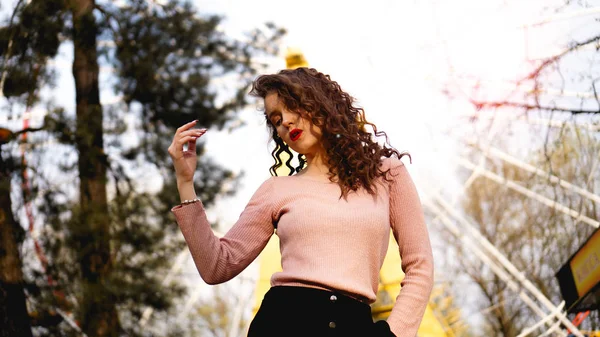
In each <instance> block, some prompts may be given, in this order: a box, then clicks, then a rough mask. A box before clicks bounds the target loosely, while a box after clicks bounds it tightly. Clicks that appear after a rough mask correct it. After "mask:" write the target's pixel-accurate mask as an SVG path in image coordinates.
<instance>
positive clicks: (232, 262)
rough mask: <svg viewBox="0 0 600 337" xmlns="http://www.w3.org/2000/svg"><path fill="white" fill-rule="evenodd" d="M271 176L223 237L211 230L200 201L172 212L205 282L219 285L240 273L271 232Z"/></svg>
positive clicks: (272, 228)
mask: <svg viewBox="0 0 600 337" xmlns="http://www.w3.org/2000/svg"><path fill="white" fill-rule="evenodd" d="M273 185H274V180H273V177H271V178H269V179H268V180H266V181H265V182H263V183H262V185H261V186H260V187H259V188H258V190H256V192H255V193H254V195H253V196H252V198H251V199H250V201H249V202H248V204H247V205H246V207H245V209H244V211H243V212H242V213H241V215H240V217H239V219H238V220H237V222H236V223H235V224H234V225H233V227H231V229H230V230H229V231H228V232H227V233H226V234H225V235H224V236H223V237H222V238H218V237H217V236H215V234H214V233H213V231H212V229H211V227H210V224H209V222H208V219H207V218H206V212H205V210H204V206H203V205H202V203H201V202H197V203H193V204H189V205H184V206H181V205H180V206H176V207H174V208H173V209H172V210H171V211H172V212H173V214H174V215H175V219H176V221H177V224H178V225H179V228H180V229H181V232H182V233H183V236H184V238H185V241H186V243H187V245H188V248H189V249H190V252H191V254H192V258H193V259H194V263H195V264H196V268H197V269H198V272H199V273H200V276H201V277H202V279H203V280H204V282H206V283H208V284H218V283H223V282H226V281H228V280H230V279H232V278H234V277H235V276H236V275H238V274H239V273H241V272H242V271H243V270H244V269H245V268H246V267H247V266H248V265H249V264H250V263H251V262H252V261H254V259H255V258H256V257H257V256H258V254H260V252H261V251H262V250H263V248H264V247H265V246H266V245H267V242H268V241H269V238H270V237H271V235H273V233H274V227H273V219H274V218H273V216H274V212H273V195H272V190H273Z"/></svg>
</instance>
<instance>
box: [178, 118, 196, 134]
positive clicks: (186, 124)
mask: <svg viewBox="0 0 600 337" xmlns="http://www.w3.org/2000/svg"><path fill="white" fill-rule="evenodd" d="M196 123H198V120H193V121H191V122H189V123H185V124H183V125H182V126H180V127H179V128H177V131H175V136H177V135H178V134H180V133H182V132H184V131H186V130H189V129H190V128H192V127H194V125H196Z"/></svg>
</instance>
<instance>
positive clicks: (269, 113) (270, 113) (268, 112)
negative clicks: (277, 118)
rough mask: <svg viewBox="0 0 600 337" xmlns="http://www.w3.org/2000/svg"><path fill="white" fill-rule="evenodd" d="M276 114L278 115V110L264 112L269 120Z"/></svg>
mask: <svg viewBox="0 0 600 337" xmlns="http://www.w3.org/2000/svg"><path fill="white" fill-rule="evenodd" d="M276 113H279V110H277V109H273V110H271V111H265V115H267V118H268V119H271V116H272V115H274V114H276Z"/></svg>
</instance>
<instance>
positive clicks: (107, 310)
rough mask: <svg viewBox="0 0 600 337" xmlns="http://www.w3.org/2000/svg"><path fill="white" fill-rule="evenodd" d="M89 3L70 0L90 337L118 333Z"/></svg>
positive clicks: (79, 236) (84, 309)
mask: <svg viewBox="0 0 600 337" xmlns="http://www.w3.org/2000/svg"><path fill="white" fill-rule="evenodd" d="M94 6H95V1H94V0H71V10H72V13H73V45H74V54H75V55H74V61H73V77H74V78H75V91H76V104H77V107H76V113H77V122H76V127H77V130H76V143H77V144H76V146H77V151H78V154H79V159H78V168H79V179H80V185H79V199H80V204H81V205H80V207H81V209H80V214H79V226H80V227H81V228H80V229H78V230H77V233H76V240H78V243H79V245H80V247H79V248H80V249H79V252H78V253H79V263H80V268H81V276H82V292H83V293H82V300H81V301H82V302H81V312H80V317H79V319H80V322H81V328H82V330H83V331H84V332H85V333H86V334H88V336H90V337H92V336H94V337H95V336H118V334H119V331H120V326H119V319H118V316H117V310H116V307H115V300H114V295H112V293H111V292H110V291H109V289H108V287H107V281H108V279H109V276H110V272H111V270H112V261H111V254H110V230H109V226H110V220H109V217H108V201H107V195H106V182H107V178H106V171H107V166H108V163H107V162H108V161H107V156H106V154H105V153H104V149H103V127H102V106H101V105H100V92H99V86H98V71H99V67H98V60H97V51H96V36H97V34H98V27H97V24H96V21H95V18H94V15H93V10H94Z"/></svg>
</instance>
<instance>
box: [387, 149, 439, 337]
mask: <svg viewBox="0 0 600 337" xmlns="http://www.w3.org/2000/svg"><path fill="white" fill-rule="evenodd" d="M389 162H390V166H391V167H390V168H391V171H390V173H391V176H390V178H391V179H393V181H391V182H390V224H391V227H392V231H393V233H394V237H395V239H396V241H397V242H398V246H399V247H400V258H401V259H402V270H403V271H404V273H405V276H404V279H403V280H402V283H401V285H402V288H401V290H400V294H399V295H398V297H397V298H396V303H395V305H394V308H393V309H392V312H391V314H390V316H389V317H388V320H387V321H388V323H389V325H390V328H391V330H392V332H393V333H394V334H395V335H396V336H398V337H415V336H416V335H417V330H418V329H419V325H420V324H421V320H422V319H423V315H424V313H425V309H426V307H427V304H428V302H429V296H430V294H431V290H432V287H433V254H432V250H431V243H430V241H429V234H428V232H427V226H426V224H425V217H424V214H423V209H422V207H421V201H420V199H419V195H418V194H417V190H416V188H415V185H414V183H413V181H412V179H411V177H410V175H409V173H408V171H407V169H406V167H405V166H404V165H403V164H402V162H401V161H400V160H396V159H389Z"/></svg>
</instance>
